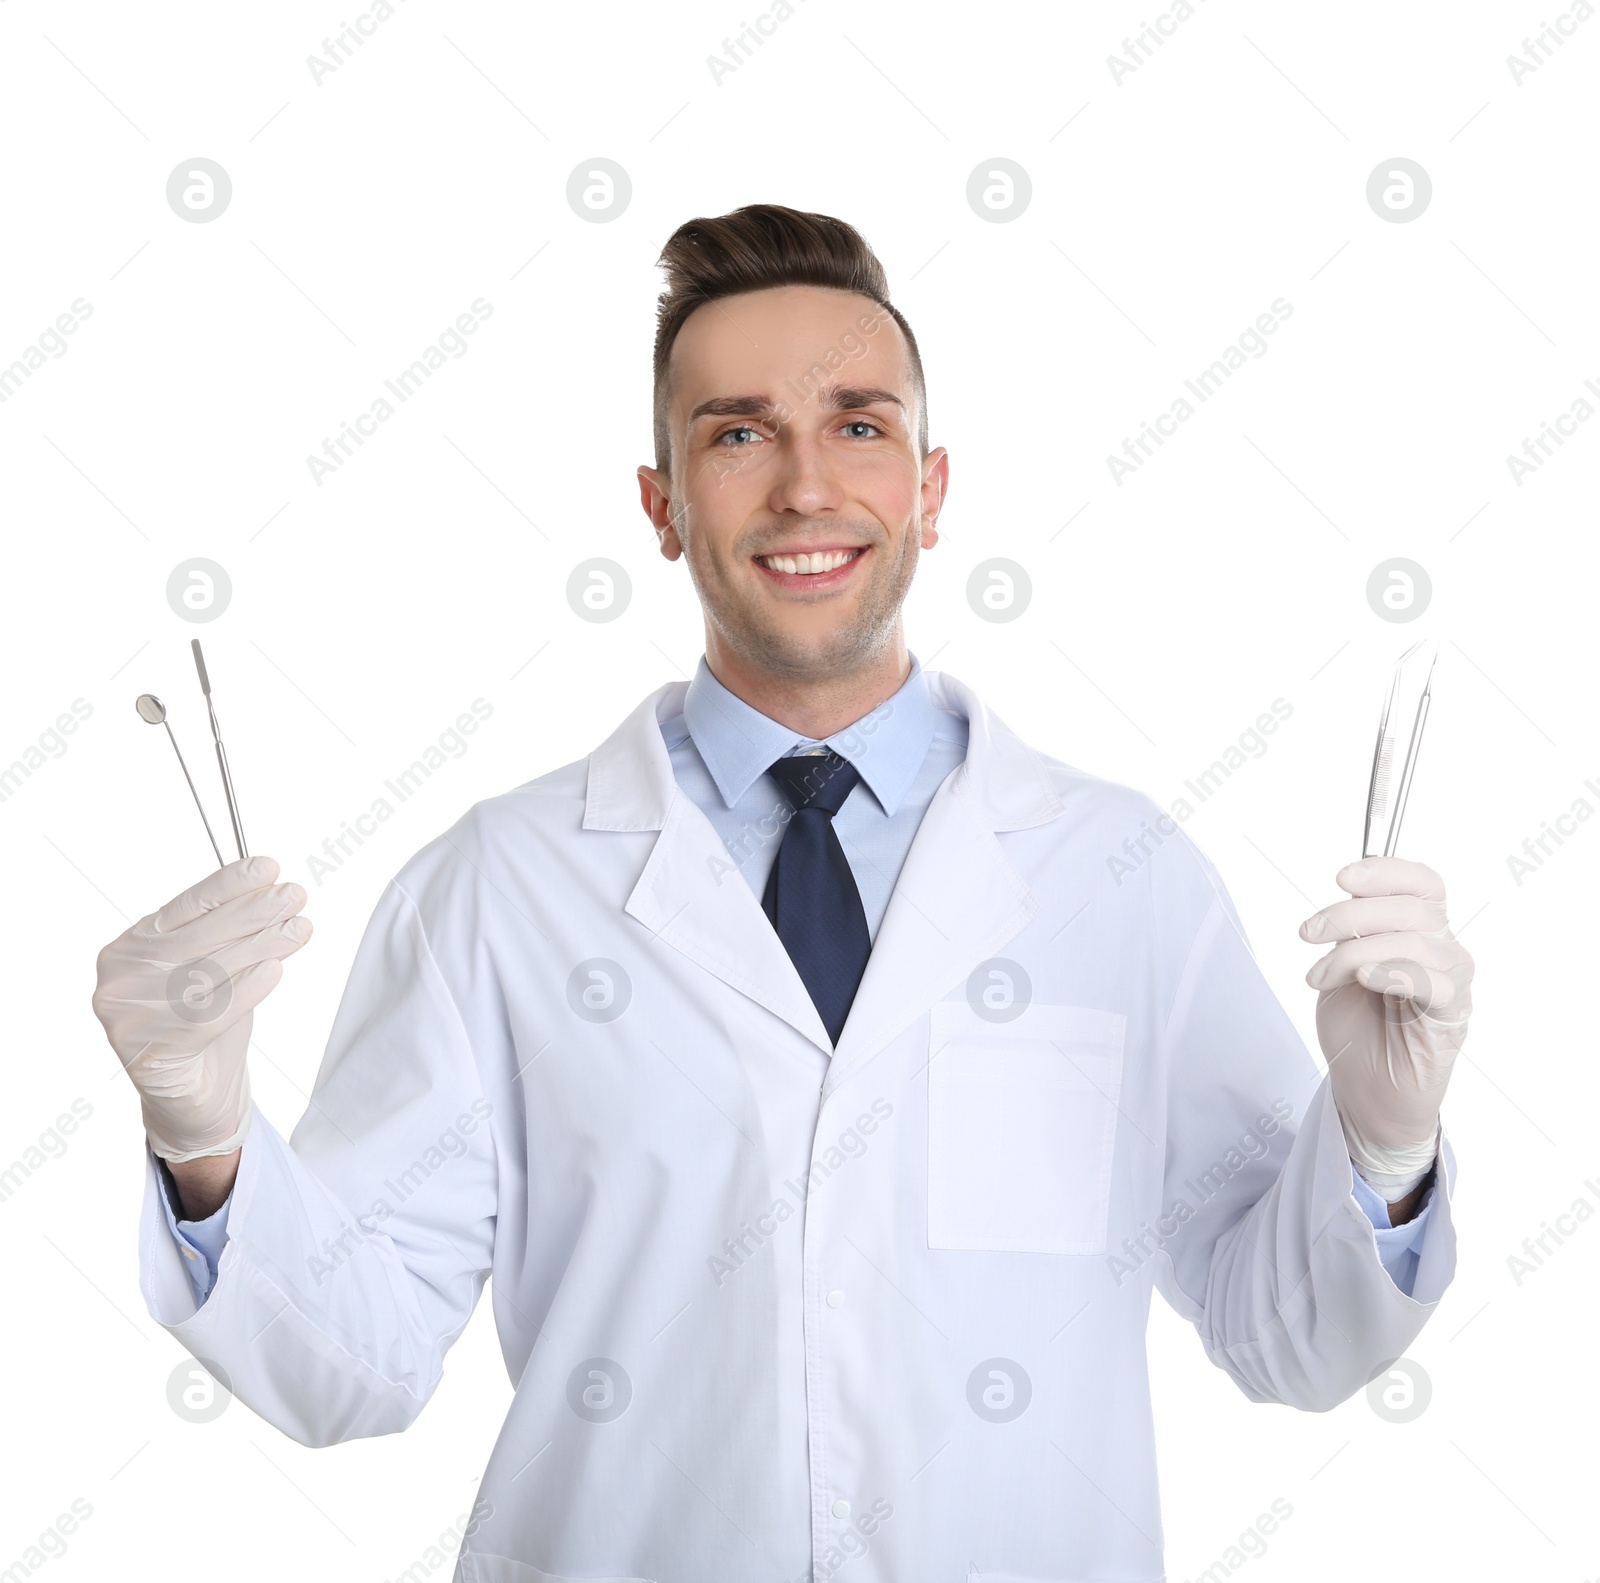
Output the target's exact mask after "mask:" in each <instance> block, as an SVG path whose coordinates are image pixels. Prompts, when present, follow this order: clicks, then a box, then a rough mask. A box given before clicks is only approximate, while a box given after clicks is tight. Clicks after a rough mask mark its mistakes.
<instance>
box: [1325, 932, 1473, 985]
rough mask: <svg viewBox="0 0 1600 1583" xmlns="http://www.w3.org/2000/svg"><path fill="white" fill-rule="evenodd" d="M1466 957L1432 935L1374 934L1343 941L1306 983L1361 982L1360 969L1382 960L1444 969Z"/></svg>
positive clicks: (1455, 948)
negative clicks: (1357, 971)
mask: <svg viewBox="0 0 1600 1583" xmlns="http://www.w3.org/2000/svg"><path fill="white" fill-rule="evenodd" d="M1463 957H1466V952H1465V951H1464V950H1462V949H1461V948H1460V947H1459V946H1456V945H1455V942H1454V941H1442V940H1436V939H1434V938H1433V937H1432V936H1431V935H1425V934H1374V935H1368V936H1364V937H1363V938H1362V939H1359V940H1344V941H1341V942H1340V944H1338V945H1336V946H1335V947H1334V948H1333V949H1332V950H1331V951H1329V952H1328V954H1327V955H1326V956H1324V957H1322V958H1320V959H1319V960H1318V961H1317V962H1316V963H1315V964H1313V966H1312V968H1311V970H1310V972H1308V973H1307V974H1306V982H1307V983H1308V984H1309V985H1311V987H1312V988H1313V989H1320V990H1324V991H1326V990H1330V989H1338V988H1340V987H1341V986H1342V985H1345V984H1354V983H1357V982H1358V980H1357V978H1356V969H1357V968H1360V967H1368V966H1373V965H1376V964H1377V963H1379V962H1417V963H1420V964H1423V965H1426V966H1428V967H1434V968H1438V969H1439V970H1441V971H1443V970H1445V969H1447V968H1449V967H1450V966H1452V965H1453V964H1455V963H1457V962H1459V961H1460V959H1461V958H1463ZM1468 960H1470V958H1468Z"/></svg>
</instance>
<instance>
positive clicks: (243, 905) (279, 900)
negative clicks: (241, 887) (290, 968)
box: [144, 881, 307, 962]
mask: <svg viewBox="0 0 1600 1583" xmlns="http://www.w3.org/2000/svg"><path fill="white" fill-rule="evenodd" d="M306 900H307V897H306V891H305V887H304V886H302V885H296V884H294V883H293V882H292V881H291V882H290V883H289V884H287V885H267V886H263V887H262V888H261V889H260V890H252V891H247V892H246V893H245V894H244V895H243V896H235V897H234V898H233V900H232V901H225V902H223V903H222V904H221V905H220V906H218V907H213V908H212V909H211V910H210V911H209V912H206V913H202V914H201V915H200V916H199V917H198V918H195V919H192V920H191V921H190V922H189V923H186V924H184V925H182V927H180V928H177V929H170V930H166V931H164V932H162V933H160V934H154V933H151V934H149V935H147V936H146V937H145V941H144V944H145V947H146V949H147V950H149V949H151V948H153V949H154V950H155V951H156V952H157V953H159V955H160V958H161V960H163V961H168V962H170V961H173V960H181V959H182V958H184V957H191V956H206V955H209V954H213V953H215V952H216V951H217V950H219V949H220V948H221V947H222V946H224V945H227V944H229V943H230V942H232V941H235V940H248V939H249V938H250V937H251V936H252V935H257V934H260V933H261V931H262V930H263V929H268V928H271V926H272V925H273V924H275V923H281V922H283V920H284V919H286V918H292V917H293V916H294V915H295V914H296V913H298V912H299V911H300V909H301V908H302V907H304V906H305V904H306Z"/></svg>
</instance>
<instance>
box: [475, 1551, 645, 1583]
mask: <svg viewBox="0 0 1600 1583" xmlns="http://www.w3.org/2000/svg"><path fill="white" fill-rule="evenodd" d="M456 1580H457V1583H654V1579H652V1578H635V1577H626V1578H625V1577H614V1576H613V1577H601V1576H600V1575H599V1574H598V1573H597V1572H541V1571H540V1570H539V1569H538V1567H534V1566H529V1565H528V1563H527V1562H526V1561H513V1560H512V1559H511V1557H510V1556H486V1555H465V1556H463V1557H462V1558H461V1565H460V1568H459V1570H458V1571H457V1573H456Z"/></svg>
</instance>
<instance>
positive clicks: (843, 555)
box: [761, 550, 861, 577]
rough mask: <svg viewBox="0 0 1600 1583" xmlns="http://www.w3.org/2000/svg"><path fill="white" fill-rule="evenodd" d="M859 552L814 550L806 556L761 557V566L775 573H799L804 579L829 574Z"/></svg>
mask: <svg viewBox="0 0 1600 1583" xmlns="http://www.w3.org/2000/svg"><path fill="white" fill-rule="evenodd" d="M860 553H861V552H860V551H859V550H816V551H813V552H812V553H810V554H807V555H763V556H762V557H761V564H762V565H763V566H766V567H770V568H771V570H773V571H775V572H791V573H799V574H800V575H801V576H804V577H812V576H815V575H816V574H817V573H818V572H831V571H833V570H834V569H835V567H839V566H843V565H844V564H845V562H846V561H851V560H854V559H855V558H856V556H857V555H859V554H860Z"/></svg>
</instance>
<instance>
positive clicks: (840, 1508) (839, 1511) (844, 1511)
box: [833, 1501, 850, 1517]
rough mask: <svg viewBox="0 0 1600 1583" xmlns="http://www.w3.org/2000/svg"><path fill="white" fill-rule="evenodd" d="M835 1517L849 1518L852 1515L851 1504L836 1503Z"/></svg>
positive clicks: (847, 1502) (834, 1508)
mask: <svg viewBox="0 0 1600 1583" xmlns="http://www.w3.org/2000/svg"><path fill="white" fill-rule="evenodd" d="M833 1515H834V1516H835V1517H848V1516H849V1515H850V1502H849V1501H835V1502H834V1503H833Z"/></svg>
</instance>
